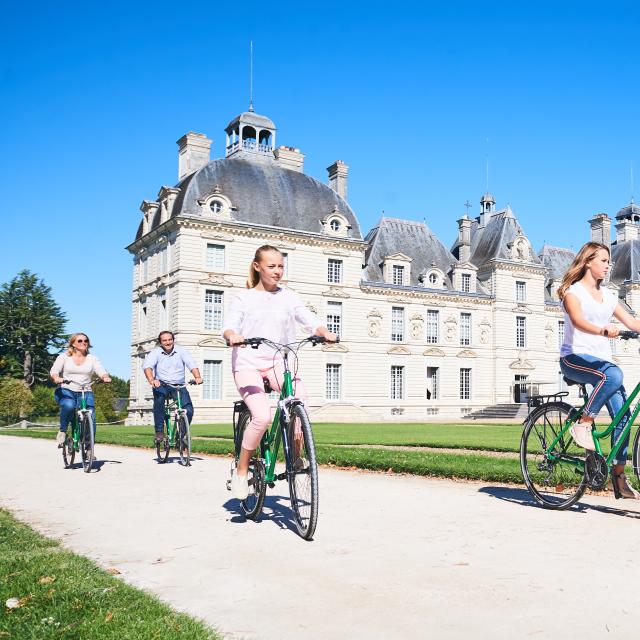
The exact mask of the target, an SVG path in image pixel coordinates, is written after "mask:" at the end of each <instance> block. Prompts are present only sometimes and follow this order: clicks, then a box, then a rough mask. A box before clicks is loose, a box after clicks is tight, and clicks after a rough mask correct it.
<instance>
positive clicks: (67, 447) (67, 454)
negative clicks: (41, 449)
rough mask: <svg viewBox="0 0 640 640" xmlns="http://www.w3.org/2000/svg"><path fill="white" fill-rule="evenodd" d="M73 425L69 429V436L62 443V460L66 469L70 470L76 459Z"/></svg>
mask: <svg viewBox="0 0 640 640" xmlns="http://www.w3.org/2000/svg"><path fill="white" fill-rule="evenodd" d="M73 429H74V427H73V425H69V427H68V428H67V436H66V438H65V439H64V442H63V443H62V460H63V462H64V468H65V469H68V468H69V467H71V466H72V465H73V461H74V460H75V457H76V450H75V448H74V446H73Z"/></svg>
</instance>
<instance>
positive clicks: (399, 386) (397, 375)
mask: <svg viewBox="0 0 640 640" xmlns="http://www.w3.org/2000/svg"><path fill="white" fill-rule="evenodd" d="M403 398H404V367H401V366H398V365H393V366H392V367H391V399H392V400H402V399H403Z"/></svg>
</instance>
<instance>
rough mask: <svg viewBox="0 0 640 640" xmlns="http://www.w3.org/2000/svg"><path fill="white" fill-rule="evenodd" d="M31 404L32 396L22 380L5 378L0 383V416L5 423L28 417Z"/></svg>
mask: <svg viewBox="0 0 640 640" xmlns="http://www.w3.org/2000/svg"><path fill="white" fill-rule="evenodd" d="M32 403H33V394H32V393H31V389H29V387H28V386H27V384H26V383H25V382H24V380H13V379H12V378H5V379H4V380H3V381H2V382H1V383H0V416H2V417H3V418H4V419H5V420H6V421H7V422H11V421H12V420H17V419H19V418H23V417H25V416H26V415H28V413H29V412H30V411H31V407H32Z"/></svg>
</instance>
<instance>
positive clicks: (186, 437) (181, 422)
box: [176, 415, 191, 467]
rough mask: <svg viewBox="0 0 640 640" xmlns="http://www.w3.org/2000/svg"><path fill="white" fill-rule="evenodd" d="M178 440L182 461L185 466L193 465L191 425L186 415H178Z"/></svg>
mask: <svg viewBox="0 0 640 640" xmlns="http://www.w3.org/2000/svg"><path fill="white" fill-rule="evenodd" d="M176 440H177V441H178V453H179V454H180V463H181V464H182V466H184V467H189V466H191V429H190V427H189V421H188V420H187V418H186V416H184V415H181V416H179V417H178V422H177V424H176Z"/></svg>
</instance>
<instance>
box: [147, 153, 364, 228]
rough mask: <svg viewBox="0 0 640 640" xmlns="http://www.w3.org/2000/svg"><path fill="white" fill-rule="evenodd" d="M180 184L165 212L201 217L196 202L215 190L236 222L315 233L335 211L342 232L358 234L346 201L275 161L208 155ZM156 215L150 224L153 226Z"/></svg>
mask: <svg viewBox="0 0 640 640" xmlns="http://www.w3.org/2000/svg"><path fill="white" fill-rule="evenodd" d="M176 186H177V188H179V189H180V193H179V194H178V196H177V198H176V201H175V204H174V206H173V210H172V212H171V217H172V218H173V217H176V216H190V217H198V218H202V217H204V216H206V215H207V214H208V212H206V213H205V212H203V207H202V201H203V200H205V199H207V198H209V197H211V196H212V195H213V194H220V195H221V196H223V197H224V198H226V199H228V200H229V201H230V203H231V218H232V219H233V220H237V221H239V222H250V223H254V224H260V225H267V226H273V227H280V228H284V229H295V230H297V231H310V232H314V233H321V232H323V230H324V227H323V219H325V218H326V217H327V216H328V215H330V214H332V213H333V214H336V213H337V214H341V215H342V216H344V218H345V219H346V220H347V223H348V225H349V226H350V227H351V229H350V230H349V234H348V237H351V238H356V239H358V240H359V239H361V238H362V235H361V233H360V225H359V224H358V220H357V218H356V216H355V214H354V213H353V211H352V210H351V207H350V206H349V205H348V204H347V202H346V201H345V200H344V199H343V198H341V197H340V196H339V195H338V194H337V193H336V192H335V191H333V189H331V188H330V187H328V186H327V185H325V184H322V183H321V182H319V181H318V180H316V179H314V178H311V177H310V176H307V175H305V174H303V173H300V172H298V171H291V170H290V169H285V168H283V167H281V166H280V165H279V164H278V163H277V162H276V161H275V160H268V159H265V160H263V161H261V162H256V161H251V160H247V159H244V158H233V157H232V158H223V159H218V160H213V161H212V162H209V163H208V164H206V165H205V166H204V167H202V168H201V169H199V170H198V171H196V172H195V173H193V174H191V175H190V176H187V177H186V178H185V179H184V180H183V181H182V182H180V183H178V185H176ZM158 221H159V216H158V215H156V220H155V221H154V223H153V225H152V226H153V227H154V228H155V227H156V226H157V225H158Z"/></svg>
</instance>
